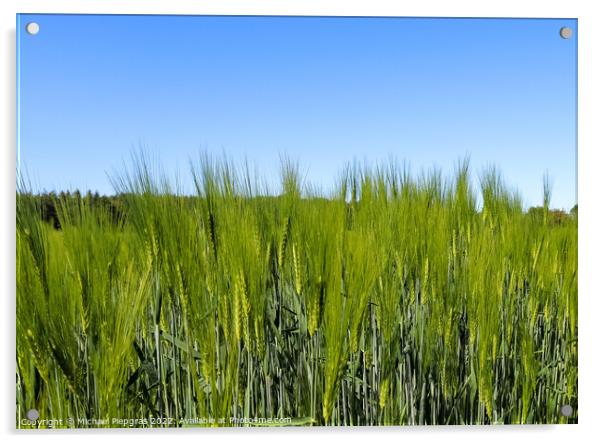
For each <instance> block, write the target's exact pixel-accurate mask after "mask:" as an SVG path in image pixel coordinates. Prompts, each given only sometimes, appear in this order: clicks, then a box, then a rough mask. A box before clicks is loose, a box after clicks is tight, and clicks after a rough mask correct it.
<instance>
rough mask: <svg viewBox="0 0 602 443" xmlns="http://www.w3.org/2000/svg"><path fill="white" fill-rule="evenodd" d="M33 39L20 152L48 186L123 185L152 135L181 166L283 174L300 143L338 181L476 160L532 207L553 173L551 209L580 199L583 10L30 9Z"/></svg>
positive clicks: (167, 165)
mask: <svg viewBox="0 0 602 443" xmlns="http://www.w3.org/2000/svg"><path fill="white" fill-rule="evenodd" d="M33 21H35V22H36V23H38V24H39V26H40V30H39V33H38V34H37V35H29V34H27V32H26V31H25V25H26V24H27V23H29V22H33ZM563 26H569V27H571V28H572V30H573V36H572V38H570V39H562V38H561V37H560V35H559V30H560V28H561V27H563ZM17 45H18V58H19V60H18V71H19V76H18V82H19V85H18V87H19V93H18V97H19V106H18V108H19V115H18V122H19V126H20V128H19V131H18V143H19V147H18V158H20V165H21V167H25V168H26V169H27V174H28V175H29V177H30V178H31V180H32V182H33V185H34V189H35V190H38V191H41V190H48V191H49V190H57V191H60V190H66V189H71V190H72V189H75V188H79V189H80V190H87V189H91V190H92V191H95V190H97V191H99V192H100V193H101V194H111V193H113V189H112V187H111V184H110V181H109V179H108V177H107V174H111V173H113V172H114V171H120V170H123V164H124V162H128V161H129V159H130V156H131V153H132V151H135V150H137V149H138V148H139V147H141V146H143V147H144V148H145V149H147V150H148V151H149V152H150V153H151V154H152V155H153V156H154V157H156V158H159V159H160V161H161V163H162V165H163V168H164V169H165V170H166V172H168V173H170V174H172V173H175V172H176V171H177V170H179V171H180V174H181V176H182V177H186V176H188V175H189V174H188V162H189V159H190V158H193V159H196V158H198V153H199V150H201V149H202V150H206V151H209V152H210V153H216V154H218V155H222V153H224V152H225V153H226V154H227V156H228V157H230V158H232V159H234V160H239V159H242V158H244V157H246V158H247V159H248V160H249V161H250V162H251V163H252V164H254V165H255V166H256V168H257V169H258V171H259V172H260V174H262V175H265V176H268V177H277V175H278V171H279V167H280V166H279V165H280V160H279V159H280V156H281V155H283V154H285V155H288V157H290V158H292V159H295V160H298V161H299V163H300V165H301V166H302V169H303V170H304V171H306V172H307V179H308V180H309V181H311V182H314V183H317V184H319V185H320V184H321V185H323V186H328V185H330V184H332V182H333V179H334V178H335V177H336V176H337V174H338V173H339V172H340V170H341V169H342V167H343V166H344V165H345V164H346V163H347V162H350V161H353V160H354V159H356V160H359V161H360V162H363V161H368V162H370V163H375V162H379V161H385V160H387V159H388V158H390V157H394V158H397V159H398V160H399V161H400V162H401V161H403V160H406V161H407V162H409V164H410V165H411V167H412V170H413V171H414V172H420V170H421V169H422V168H430V167H433V166H437V167H439V168H441V169H442V170H443V172H444V174H448V173H451V172H452V171H453V168H454V165H455V163H456V162H457V160H458V159H459V158H462V157H464V156H465V155H467V154H468V155H470V158H471V165H472V171H473V175H474V176H475V178H476V177H477V176H478V173H479V172H480V171H482V170H483V168H484V166H485V165H488V164H495V165H497V166H498V167H499V168H500V169H501V171H502V173H503V175H504V178H505V179H506V181H507V182H508V183H509V184H510V185H511V186H513V187H515V188H518V189H519V191H520V193H521V194H522V196H523V198H524V200H525V205H526V206H530V205H538V204H541V201H542V188H543V187H542V182H543V179H542V177H543V175H544V173H546V171H547V173H548V174H549V177H550V178H551V180H552V184H553V188H552V206H554V207H561V208H565V209H569V208H570V207H572V206H573V205H574V204H575V203H576V93H577V90H576V63H577V21H576V20H573V19H558V20H556V19H537V20H535V19H424V18H317V17H296V18H295V17H202V16H198V17H192V16H94V15H87V16H86V15H30V14H25V15H20V16H18V17H17ZM185 184H186V183H185Z"/></svg>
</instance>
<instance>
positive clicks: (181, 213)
mask: <svg viewBox="0 0 602 443" xmlns="http://www.w3.org/2000/svg"><path fill="white" fill-rule="evenodd" d="M191 171H192V172H191V173H192V176H193V179H194V184H195V187H196V195H192V196H191V195H184V194H183V193H181V192H179V191H178V188H177V186H174V185H173V184H172V183H171V182H170V181H169V180H167V179H165V178H164V177H163V176H162V175H160V174H156V173H154V172H153V169H152V168H151V167H150V166H149V164H148V162H146V161H145V160H144V159H141V160H140V161H138V162H137V163H136V164H135V166H134V168H133V169H131V170H130V171H129V172H126V173H124V174H122V175H121V176H118V177H116V178H114V179H113V185H114V188H115V192H116V196H118V201H119V207H118V210H115V207H114V206H112V207H107V206H103V205H99V204H96V203H95V201H93V200H91V199H90V198H87V197H85V196H82V197H80V196H78V197H76V198H74V197H73V196H72V195H71V196H70V197H64V196H56V199H55V201H54V202H53V203H54V206H55V207H56V217H57V221H58V222H57V223H56V224H53V223H49V222H48V221H47V220H46V219H45V218H44V210H43V207H42V204H41V199H40V198H39V196H37V195H34V194H32V193H31V192H29V191H28V190H27V187H26V186H22V185H20V186H18V191H17V233H16V235H17V276H16V284H17V319H16V325H17V332H16V339H17V356H16V358H17V373H16V378H17V383H16V397H17V399H16V400H17V405H16V406H17V426H18V427H21V428H27V427H31V426H36V427H117V426H140V427H146V426H149V427H151V426H170V427H175V426H282V425H286V426H293V425H302V426H312V425H313V426H317V425H335V426H339V425H350V426H357V425H431V424H432V425H445V424H503V423H504V424H508V423H513V424H517V423H576V422H577V417H578V409H577V384H578V377H577V336H578V327H577V214H576V211H575V212H574V213H573V212H572V213H571V214H565V217H560V218H558V217H555V216H553V215H554V214H555V213H554V212H553V211H552V209H551V208H550V207H549V201H550V191H549V187H548V186H547V184H545V183H544V186H543V192H542V206H541V207H539V208H536V209H535V210H532V211H526V210H525V209H524V208H523V204H522V202H521V199H520V196H519V195H518V193H517V192H514V191H510V190H509V188H508V187H507V186H506V185H505V184H504V182H503V180H502V179H501V175H500V173H499V172H498V171H496V170H495V169H490V170H488V171H485V172H484V173H482V174H480V175H479V180H475V183H479V185H478V186H475V185H473V184H472V183H473V180H472V179H471V171H469V166H468V162H466V161H464V162H459V163H458V165H457V167H456V170H455V172H454V173H452V174H450V175H449V176H444V175H443V174H442V173H440V172H437V171H431V172H427V173H423V174H422V175H414V174H411V173H410V172H409V171H408V169H407V168H405V167H403V166H399V165H396V164H394V163H391V164H388V165H385V166H382V167H375V168H368V167H358V166H351V167H349V168H347V169H346V170H345V171H344V172H343V173H342V174H341V175H340V178H339V180H338V185H337V186H336V189H335V190H333V191H332V192H329V193H324V192H320V191H318V190H316V189H314V188H312V187H311V186H309V185H308V184H306V183H304V181H303V179H302V175H301V174H300V172H299V169H298V168H297V167H296V166H295V164H294V163H292V162H287V161H285V162H283V167H282V177H281V191H280V192H278V193H272V194H271V195H270V194H269V193H267V192H264V191H263V189H265V188H264V187H262V186H261V185H260V184H258V183H259V180H256V179H255V178H254V177H253V176H252V174H250V173H249V172H248V171H246V170H245V169H244V168H240V169H238V168H236V167H234V166H233V165H232V164H231V163H229V162H228V161H225V160H224V161H215V160H212V159H211V158H208V157H203V158H202V159H201V160H200V161H199V162H198V163H195V164H194V166H193V167H192V168H191ZM116 198H117V197H116ZM563 405H570V406H571V407H572V408H573V412H572V414H571V415H570V416H568V417H565V416H563V415H561V413H560V409H561V407H562V406H563ZM31 409H36V410H37V411H38V412H39V420H38V421H36V422H35V424H34V425H28V424H27V420H26V417H27V413H28V411H30V410H31Z"/></svg>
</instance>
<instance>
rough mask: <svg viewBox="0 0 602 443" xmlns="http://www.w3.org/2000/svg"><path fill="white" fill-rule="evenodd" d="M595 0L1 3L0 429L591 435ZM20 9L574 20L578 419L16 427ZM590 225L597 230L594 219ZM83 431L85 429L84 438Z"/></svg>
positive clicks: (220, 434) (598, 29) (205, 434)
mask: <svg viewBox="0 0 602 443" xmlns="http://www.w3.org/2000/svg"><path fill="white" fill-rule="evenodd" d="M596 3H597V2H593V1H590V2H585V1H582V2H577V1H572V2H571V1H568V0H565V1H562V2H560V1H531V2H526V1H524V0H506V1H498V2H495V3H494V2H483V1H469V0H455V1H453V2H451V1H445V0H441V1H416V2H401V1H385V0H369V1H357V0H336V1H335V0H321V1H316V0H305V1H301V0H294V1H293V0H290V1H286V0H263V1H262V0H237V1H234V0H232V1H230V0H221V1H220V0H204V1H202V2H201V1H199V2H195V1H192V0H188V1H186V0H165V1H158V0H156V1H152V0H149V1H142V0H125V1H117V0H63V1H60V0H57V1H52V2H49V1H48V0H46V1H44V0H29V1H12V0H1V1H0V8H1V11H2V15H1V17H2V18H1V21H2V58H1V59H0V75H1V77H2V81H1V83H0V85H1V88H2V93H1V94H0V97H2V106H1V107H0V115H1V118H0V122H1V125H2V126H1V130H0V135H1V137H2V141H3V148H4V149H2V160H1V165H2V173H1V174H0V176H1V177H2V178H1V179H0V181H1V184H2V192H1V193H0V214H2V215H1V216H0V223H1V225H2V229H0V235H1V241H0V245H1V249H2V253H1V256H0V276H1V278H0V280H1V281H2V289H3V291H2V294H1V298H2V309H1V311H0V312H1V313H2V317H3V318H2V321H0V324H1V325H2V326H1V330H2V332H3V341H4V343H3V346H2V349H3V352H2V356H1V358H0V361H2V362H3V363H2V364H1V365H0V367H1V369H0V371H1V374H2V377H1V380H2V383H1V386H2V391H1V392H2V395H0V398H1V399H0V429H1V430H2V433H3V434H4V436H5V437H8V438H11V439H12V438H15V437H17V438H19V440H20V441H23V439H25V440H29V439H34V438H36V437H37V438H38V439H43V440H44V441H47V440H50V441H62V440H64V439H65V438H71V437H75V438H77V439H81V438H82V436H84V438H86V439H87V440H88V439H89V440H93V441H103V440H105V439H106V438H107V437H110V438H111V439H114V438H115V439H131V438H132V437H134V436H136V437H137V438H141V439H144V440H145V441H146V440H147V439H150V440H153V441H155V440H156V441H158V440H162V441H163V440H165V439H167V438H170V437H175V438H178V439H180V438H191V439H192V438H194V439H195V440H198V439H199V438H200V439H218V438H219V439H223V438H226V439H230V438H233V439H243V438H244V439H245V440H247V439H250V440H257V441H262V442H266V441H278V442H280V443H281V442H282V440H283V439H286V440H287V443H289V442H291V443H292V442H293V441H295V442H296V441H299V442H301V441H302V442H304V443H306V442H307V440H308V439H315V438H319V439H332V438H337V439H338V438H341V439H345V440H348V441H362V442H365V441H366V439H369V438H371V437H373V435H374V436H377V438H378V439H379V440H380V439H383V440H390V441H393V440H395V441H400V440H403V439H414V440H420V441H421V442H428V441H442V440H444V441H445V442H446V443H447V442H450V441H462V442H468V441H483V440H485V441H504V442H507V441H508V440H509V439H511V440H513V441H528V440H532V439H534V438H535V439H541V438H545V439H546V440H547V441H552V442H553V441H559V442H564V443H566V442H567V441H580V440H584V441H586V440H589V438H588V437H591V436H593V435H595V434H598V433H599V431H600V430H601V429H600V428H599V427H598V426H597V423H598V420H599V417H598V414H599V413H600V411H601V410H602V408H601V407H600V404H601V401H602V398H601V392H600V377H599V376H598V373H600V372H601V371H600V362H601V357H600V354H601V352H600V351H601V346H600V344H599V343H598V340H597V339H598V337H599V334H598V332H599V330H600V328H599V327H598V325H600V324H602V318H601V316H602V309H601V308H602V302H601V301H600V300H601V297H600V285H599V284H596V283H597V279H596V277H598V275H599V274H600V273H601V272H600V265H599V263H600V253H601V251H602V244H601V241H600V237H601V236H600V228H599V226H600V225H602V217H600V216H601V211H600V206H601V203H600V202H601V200H602V199H601V198H600V192H601V191H602V183H601V182H600V179H601V177H602V170H601V169H600V158H601V157H600V149H601V148H602V143H601V136H600V126H602V122H601V117H600V116H602V109H601V106H600V104H601V95H600V83H601V82H602V80H601V79H602V69H601V61H600V59H601V57H600V54H601V53H602V51H601V50H600V46H601V45H602V21H601V16H600V13H599V12H597V10H596V9H595V5H596ZM17 12H21V13H26V12H29V13H42V12H46V13H113V14H126V13H127V14H226V15H228V14H231V15H359V16H374V15H376V16H387V15H391V16H442V17H447V16H449V17H452V16H456V17H458V16H460V17H564V18H578V19H579V158H578V167H579V177H578V182H579V203H580V205H579V206H580V208H579V209H580V220H579V223H580V225H579V281H580V287H579V307H580V309H579V425H573V426H522V427H520V426H506V427H503V428H502V427H494V428H487V427H479V426H473V427H437V428H425V427H423V428H408V427H406V428H378V429H376V428H373V429H370V428H363V429H351V430H350V429H342V430H339V429H332V428H321V429H308V428H303V429H283V430H279V429H269V430H261V429H245V430H227V429H216V430H205V431H202V430H171V431H151V432H145V431H143V430H126V431H117V430H109V431H92V432H86V431H79V432H67V431H59V432H56V431H54V432H44V433H40V432H37V433H35V434H34V433H27V434H24V433H21V434H20V435H18V434H15V431H14V424H15V412H14V411H15V405H14V398H15V397H14V395H15V391H14V389H15V388H14V387H15V384H14V383H15V363H14V359H15V357H14V356H15V342H14V341H15V146H16V139H15V134H16V131H15V22H16V18H15V14H16V13H17ZM596 225H598V229H596V228H597V226H596ZM82 434H83V435H82Z"/></svg>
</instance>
